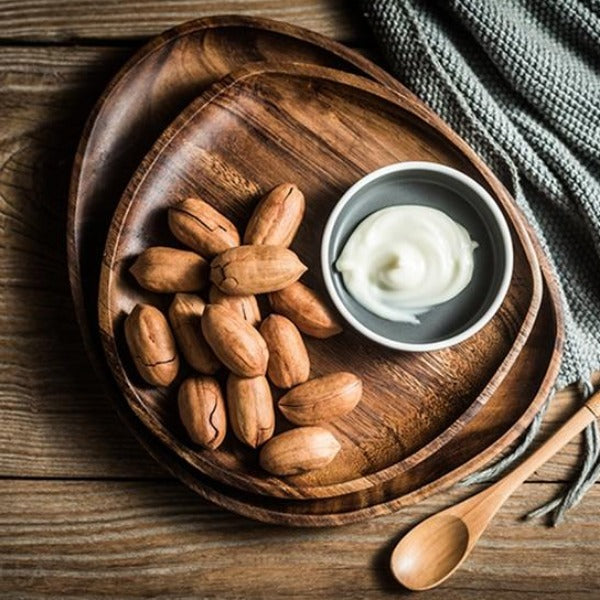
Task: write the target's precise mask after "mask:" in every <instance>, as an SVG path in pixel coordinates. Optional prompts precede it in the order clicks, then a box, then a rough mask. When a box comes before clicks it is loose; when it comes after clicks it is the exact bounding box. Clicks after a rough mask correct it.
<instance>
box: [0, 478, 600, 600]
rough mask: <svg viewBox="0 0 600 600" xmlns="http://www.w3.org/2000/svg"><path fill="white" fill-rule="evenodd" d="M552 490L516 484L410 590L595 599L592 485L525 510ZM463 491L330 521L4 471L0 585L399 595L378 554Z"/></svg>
mask: <svg viewBox="0 0 600 600" xmlns="http://www.w3.org/2000/svg"><path fill="white" fill-rule="evenodd" d="M477 489H479V488H478V487H474V488H472V490H471V491H475V490H477ZM559 489H560V488H559V486H557V485H556V484H535V483H528V484H525V485H524V486H523V487H522V488H520V489H519V490H518V491H517V492H516V493H515V495H514V496H513V497H512V498H510V499H509V501H508V502H507V504H506V505H505V507H504V508H503V509H502V511H501V512H500V514H499V515H498V517H497V518H496V520H495V521H493V522H492V524H491V526H490V528H489V530H488V531H487V532H486V535H485V537H484V538H483V539H482V540H481V541H480V543H479V544H478V546H477V547H476V548H475V550H474V551H473V554H472V555H471V557H470V558H469V560H468V561H467V562H466V563H465V565H464V566H463V568H462V569H461V570H460V571H459V572H458V573H457V574H456V575H455V576H454V577H453V578H452V579H450V580H449V581H448V582H447V583H445V584H444V586H443V587H441V588H439V589H438V590H434V591H431V592H427V593H423V594H420V595H419V596H418V597H419V598H427V599H429V598H431V599H440V600H441V599H444V600H447V599H451V600H464V599H465V598H479V599H484V598H485V599H486V600H487V599H492V600H514V599H515V598H519V599H522V598H525V599H532V600H533V599H535V600H538V599H539V598H541V597H546V595H545V594H542V592H543V591H547V593H550V592H551V596H552V597H556V598H561V600H562V599H569V600H576V599H586V600H588V599H592V598H597V590H598V585H600V572H599V571H598V567H597V557H598V554H599V553H600V539H599V538H598V535H597V530H596V525H597V522H598V521H597V519H598V517H597V510H596V506H597V503H598V502H600V488H596V489H594V490H592V492H591V493H590V496H589V497H588V501H587V502H586V503H585V505H584V506H582V507H581V508H580V509H578V511H577V514H576V515H574V516H573V517H572V518H571V520H570V523H569V527H563V528H559V529H545V528H543V527H540V526H539V525H538V526H537V527H536V528H534V527H533V526H532V525H524V524H523V523H522V522H520V516H521V515H522V514H523V513H524V512H526V511H527V510H529V509H531V508H532V507H534V506H536V505H537V504H539V503H540V502H542V501H543V500H544V499H545V498H547V497H548V496H549V495H551V494H553V493H556V492H557V491H558V490H559ZM464 495H465V491H464V490H457V491H453V492H449V493H447V494H445V495H444V496H443V497H441V496H437V497H434V498H432V499H431V500H427V501H425V502H423V503H421V504H419V505H417V506H415V507H412V508H411V509H410V510H409V511H406V512H402V513H399V514H397V515H393V516H389V517H382V518H380V519H375V520H373V521H370V522H368V523H364V524H360V525H350V526H347V527H345V528H344V529H343V530H339V531H336V532H331V531H329V530H312V531H311V530H290V529H283V528H279V527H271V526H267V525H260V524H257V523H255V522H253V521H249V520H247V519H244V518H242V517H237V516H234V515H230V514H227V513H224V512H222V511H219V510H217V509H214V508H211V507H210V506H206V505H202V504H201V505H199V504H198V502H197V499H196V497H195V495H194V494H193V493H191V492H190V491H189V490H187V489H185V488H184V487H183V486H182V485H181V484H176V483H167V482H160V483H159V482H49V481H4V482H0V502H1V503H2V505H3V506H6V507H7V508H6V509H4V510H3V511H2V513H1V514H0V562H1V564H2V583H1V584H0V585H1V589H2V594H3V595H4V597H6V598H15V597H32V598H33V597H36V598H37V597H43V596H44V595H46V596H55V597H60V598H81V597H94V598H97V597H107V598H114V597H119V598H137V597H141V596H142V595H145V596H151V597H169V596H170V597H172V596H173V595H176V596H177V597H178V598H199V597H200V598H215V599H222V598H245V599H254V598H274V597H277V598H303V599H304V598H320V597H323V598H332V597H336V598H348V599H350V600H364V599H366V598H387V597H389V598H397V597H399V596H403V594H401V593H399V590H398V586H397V584H395V583H394V581H393V580H392V578H391V576H390V574H389V571H388V566H387V563H388V558H389V552H390V550H391V548H392V547H393V545H394V543H395V542H396V541H397V540H398V538H399V537H400V535H401V534H402V533H403V532H405V531H406V530H407V529H408V528H409V527H410V526H411V524H413V523H414V522H416V521H418V520H420V519H422V518H424V517H426V516H427V515H429V514H431V513H433V512H435V511H437V510H440V509H441V508H443V507H445V506H446V505H448V504H450V503H452V502H456V501H458V500H459V499H462V498H463V497H464ZM549 565H551V568H550V567H549ZM299 574H301V575H302V576H299ZM21 594H22V595H23V596H20V595H21Z"/></svg>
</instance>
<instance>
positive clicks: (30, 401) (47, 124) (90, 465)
mask: <svg viewBox="0 0 600 600" xmlns="http://www.w3.org/2000/svg"><path fill="white" fill-rule="evenodd" d="M127 54H129V52H128V51H126V50H123V49H117V50H115V49H110V48H108V49H104V48H103V49H95V48H77V49H74V48H51V49H47V48H3V51H2V52H1V53H0V106H2V110H1V111H0V236H1V237H0V239H1V240H2V243H1V245H0V332H1V333H0V365H1V366H0V421H1V422H2V424H3V425H2V427H1V428H0V474H2V475H15V476H31V475H34V476H59V475H60V476H75V475H77V476H101V475H115V474H122V475H124V474H129V475H134V474H136V473H137V472H138V471H139V470H140V469H141V470H143V471H144V472H145V473H146V474H154V475H156V474H163V472H162V470H160V469H157V468H156V467H154V463H153V462H152V461H151V460H150V459H148V458H147V456H146V455H145V453H144V452H143V451H142V450H141V449H140V448H139V446H138V444H137V443H136V442H135V440H133V438H132V437H131V436H130V435H128V434H127V433H126V431H125V429H124V427H123V426H122V425H121V424H120V423H119V421H118V419H117V418H116V416H115V415H114V413H113V411H112V409H111V408H110V407H109V405H108V403H107V400H106V398H105V397H104V394H103V392H102V390H101V387H100V384H99V382H98V381H97V379H96V378H95V376H94V374H93V372H92V370H91V367H90V364H89V362H88V360H87V357H86V356H85V353H84V350H83V344H82V342H81V340H80V337H79V333H78V329H77V325H76V323H75V322H74V316H73V308H72V304H71V297H70V291H69V286H68V280H67V268H66V257H65V248H66V242H65V221H66V199H67V189H68V181H69V173H70V169H71V163H72V159H73V156H74V153H75V148H76V145H77V141H78V138H79V134H80V131H81V129H82V127H83V123H84V120H85V118H86V116H87V114H88V112H89V110H90V109H91V106H92V104H93V102H94V99H95V98H96V97H97V95H98V94H99V93H100V91H101V89H102V87H104V85H105V84H106V82H107V80H108V78H109V77H110V76H111V75H112V74H113V73H114V72H115V70H116V68H117V67H118V66H119V65H120V64H121V63H122V61H123V60H124V58H125V56H126V55H127Z"/></svg>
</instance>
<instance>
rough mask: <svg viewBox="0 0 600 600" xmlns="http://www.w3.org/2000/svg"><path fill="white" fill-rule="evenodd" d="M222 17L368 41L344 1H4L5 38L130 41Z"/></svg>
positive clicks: (0, 23)
mask: <svg viewBox="0 0 600 600" xmlns="http://www.w3.org/2000/svg"><path fill="white" fill-rule="evenodd" d="M218 14H241V15H247V16H254V17H265V18H269V19H278V20H281V21H288V22H289V23H293V24H294V25H299V26H301V27H306V28H307V29H313V30H314V31H317V32H319V33H322V34H324V35H327V36H330V37H333V38H335V39H337V40H342V41H345V42H355V41H356V40H358V39H361V38H362V39H364V37H365V35H366V30H367V25H366V22H364V21H362V20H361V18H360V13H359V11H358V9H357V8H356V6H352V4H351V3H348V2H344V0H296V1H294V2H281V1H280V0H220V1H216V0H205V1H203V2H198V1H196V0H111V1H104V2H97V1H96V0H79V1H78V2H73V1H72V0H24V1H17V0H1V1H0V32H1V33H0V39H4V40H20V41H35V42H65V41H78V40H90V39H92V40H118V39H127V40H130V39H136V38H144V37H148V36H152V35H156V34H157V33H160V32H161V31H163V30H165V29H168V28H170V27H173V26H175V25H178V24H179V23H181V22H183V21H187V20H190V19H198V18H201V17H206V16H212V15H218Z"/></svg>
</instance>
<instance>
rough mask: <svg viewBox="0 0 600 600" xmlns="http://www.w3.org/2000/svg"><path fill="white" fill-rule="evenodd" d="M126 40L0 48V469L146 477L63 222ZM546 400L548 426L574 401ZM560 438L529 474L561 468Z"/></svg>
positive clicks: (568, 460) (557, 472)
mask: <svg viewBox="0 0 600 600" xmlns="http://www.w3.org/2000/svg"><path fill="white" fill-rule="evenodd" d="M129 53H130V50H128V49H111V48H92V47H90V48H60V47H53V48H37V47H31V48H29V47H28V48H17V47H5V48H3V52H2V53H0V84H1V85H0V105H1V106H2V107H3V110H2V111H0V235H1V236H2V246H1V247H0V331H1V334H0V336H1V343H0V421H1V422H2V424H3V426H2V428H0V475H3V476H14V477H23V476H25V477H27V476H30V477H31V476H33V477H128V476H135V477H155V476H157V475H159V476H161V475H163V474H164V472H163V471H162V470H161V469H160V468H158V467H157V466H155V465H154V463H153V461H152V460H151V459H149V458H148V457H147V456H146V455H145V453H144V452H143V451H142V450H141V449H140V448H139V446H138V445H137V443H136V442H135V440H134V439H133V438H132V436H131V435H130V434H129V433H128V432H127V431H126V430H125V428H124V427H123V426H122V425H121V424H120V423H119V422H118V419H117V418H116V417H115V415H114V413H113V410H112V408H111V407H110V405H109V403H108V402H107V399H106V398H105V396H104V394H103V392H102V390H101V387H100V385H99V382H98V381H97V380H96V378H95V377H94V375H93V373H92V371H91V368H90V366H89V363H88V361H87V358H86V357H85V354H84V351H83V346H82V344H81V342H80V340H79V335H78V333H77V327H76V324H75V323H74V318H73V313H72V306H71V300H70V292H69V288H68V282H67V277H66V264H65V246H64V243H65V242H64V227H65V207H66V195H67V186H68V178H69V172H70V167H71V162H72V157H73V155H74V151H75V147H76V145H77V140H78V137H79V133H80V130H81V128H82V126H83V122H84V120H85V118H86V116H87V114H88V112H89V110H90V108H91V106H92V104H93V102H94V99H95V98H96V97H97V96H98V94H99V93H100V91H101V89H102V87H103V86H104V85H105V83H106V82H107V80H108V79H109V77H110V76H111V75H112V74H113V73H114V72H115V70H116V69H117V68H118V66H120V64H122V62H123V61H124V60H125V58H126V56H128V55H129ZM572 398H574V396H573V395H572V393H570V392H567V393H563V394H561V395H560V396H559V397H558V398H557V399H556V401H555V403H554V405H553V409H552V411H551V413H550V415H549V418H548V421H547V423H546V425H545V428H544V429H545V431H546V432H548V431H551V430H552V428H553V427H555V426H556V425H557V424H558V423H559V422H560V420H561V419H563V418H564V417H565V416H566V414H568V413H569V412H570V411H572V410H573V409H574V406H575V401H574V400H573V399H572ZM578 454H579V443H578V442H574V443H572V444H570V445H569V446H568V447H567V448H566V449H565V451H563V452H562V453H560V454H559V455H558V456H557V457H556V458H555V459H554V460H553V461H552V462H551V463H549V464H548V465H546V466H545V467H543V468H542V469H540V471H539V472H538V473H537V474H536V476H535V477H536V478H537V479H539V480H544V481H553V480H556V481H558V480H564V479H566V478H568V476H569V474H570V472H571V468H572V465H573V464H574V463H576V461H577V459H578Z"/></svg>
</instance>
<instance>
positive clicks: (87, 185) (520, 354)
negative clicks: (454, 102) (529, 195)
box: [68, 17, 562, 525]
mask: <svg viewBox="0 0 600 600" xmlns="http://www.w3.org/2000/svg"><path fill="white" fill-rule="evenodd" d="M257 60H258V61H267V62H262V63H259V64H251V65H248V64H247V63H253V62H255V61H257ZM291 63H302V64H291ZM190 103H191V104H190ZM186 106H187V108H186ZM181 111H183V112H181ZM401 160H432V161H437V162H440V163H444V164H448V165H451V166H454V167H456V168H459V169H461V170H462V171H465V172H467V173H468V174H469V175H471V176H472V177H474V178H475V179H477V180H479V181H480V182H481V183H482V184H483V185H484V186H486V187H487V189H488V190H489V191H490V193H492V195H493V196H494V198H495V199H496V200H497V202H498V204H499V206H500V207H501V209H502V210H503V212H504V214H505V216H506V217H507V220H508V222H509V225H510V228H511V233H512V237H513V243H514V247H515V270H514V274H513V279H512V282H511V287H510V290H509V293H508V295H507V298H506V300H505V302H504V303H503V305H502V308H501V309H500V311H499V312H498V314H497V315H496V316H495V317H494V319H493V320H492V321H491V322H490V323H489V324H488V326H486V327H485V328H484V329H483V330H482V331H481V332H480V333H479V334H477V335H476V336H474V337H473V338H472V339H471V340H469V341H467V342H465V343H463V344H460V345H459V346H456V347H455V348H452V349H448V350H445V351H442V352H436V353H430V354H421V355H415V354H402V353H395V352H392V351H389V350H384V349H382V348H380V347H379V346H376V345H374V344H371V343H368V342H366V341H365V340H364V339H362V338H360V337H359V336H358V335H357V334H355V333H353V332H352V331H350V330H349V328H347V329H348V330H347V331H346V332H345V333H344V334H343V335H342V336H340V337H339V339H336V340H335V341H328V342H327V343H323V342H322V341H311V342H310V343H309V352H310V354H311V358H312V365H313V374H314V375H318V374H320V373H321V372H322V371H331V370H333V369H337V368H349V369H350V370H354V371H356V372H358V373H360V374H361V376H362V377H363V378H364V380H365V382H366V385H365V397H364V399H363V401H362V402H361V406H360V408H359V410H357V411H355V413H353V414H352V415H348V416H347V417H344V418H343V419H342V420H341V421H340V422H339V423H336V424H335V428H334V430H335V433H336V436H337V437H338V438H340V439H341V440H342V451H341V452H340V454H339V455H338V457H337V458H336V460H335V461H334V462H333V463H331V465H330V466H328V467H327V468H325V469H322V470H319V471H317V472H314V473H309V474H306V475H303V476H297V477H288V478H276V477H272V476H268V475H266V474H265V473H263V472H262V471H260V469H259V468H258V467H257V465H256V456H255V453H253V452H248V451H246V450H245V449H244V448H242V447H241V445H240V444H238V443H237V442H236V441H235V440H233V439H228V440H227V442H226V444H225V445H224V446H223V447H222V448H221V449H219V450H218V451H217V452H207V451H203V450H199V449H198V448H196V447H194V446H193V445H192V444H191V443H190V442H189V441H188V440H187V438H186V436H185V434H184V432H183V430H182V427H181V426H180V424H179V421H178V418H177V414H176V410H175V402H174V394H175V392H174V391H173V389H169V390H166V391H165V390H163V391H160V392H157V391H153V390H150V389H148V388H147V387H145V386H144V385H142V382H141V381H140V380H139V377H137V376H136V374H135V371H134V369H133V368H132V366H131V364H130V361H129V359H128V357H127V352H126V349H125V345H124V344H123V341H122V337H123V331H122V321H123V317H124V315H125V314H127V313H128V312H129V310H130V309H131V307H132V306H133V304H135V302H137V301H140V299H145V300H151V301H152V302H153V303H155V304H160V302H161V299H160V298H158V297H156V296H154V295H150V294H148V293H144V292H143V291H141V290H139V289H138V288H136V287H135V286H134V285H133V283H132V281H131V279H130V277H129V275H128V273H127V268H128V266H129V264H130V262H131V258H132V257H133V256H134V255H135V254H137V253H138V252H139V251H141V250H143V249H144V248H145V247H147V246H150V245H156V244H165V245H169V244H172V240H170V238H169V237H168V232H167V231H166V227H165V222H166V219H164V214H165V209H166V207H168V206H169V205H172V204H173V203H175V202H176V201H177V200H179V199H181V198H182V197H184V196H186V195H199V196H201V197H203V198H204V199H206V200H208V201H210V202H212V203H213V204H214V205H215V206H217V208H219V210H221V211H223V212H224V213H225V214H226V215H227V216H228V217H230V218H231V219H232V220H233V221H234V222H237V223H241V222H243V220H244V219H246V218H247V216H248V214H249V212H250V206H251V205H252V203H253V202H254V201H255V198H256V196H257V195H258V194H260V193H261V192H262V191H265V190H267V189H269V188H270V187H272V186H273V185H275V184H277V183H279V182H281V181H283V180H292V181H297V182H298V184H299V185H300V186H301V187H302V188H303V190H304V191H305V194H306V197H307V201H308V210H307V218H306V223H305V224H304V225H303V228H302V229H301V232H300V234H299V236H298V239H297V241H296V242H295V245H294V249H295V250H296V251H297V252H298V253H299V254H300V256H301V258H302V259H303V260H304V262H306V263H307V264H308V265H309V266H311V267H313V268H312V269H311V272H312V273H313V279H312V280H310V281H308V283H309V284H310V285H311V286H314V287H317V288H319V287H320V285H321V281H320V277H319V276H318V273H319V270H318V268H317V267H318V256H317V254H318V253H317V248H318V245H319V239H320V235H321V231H322V229H323V226H324V223H325V220H326V217H327V215H328V213H329V211H330V209H331V207H332V206H333V204H334V203H335V202H336V200H337V199H338V198H339V196H340V195H341V193H342V192H343V191H344V190H345V189H346V188H347V187H349V185H351V184H352V183H353V182H354V181H356V180H357V179H358V178H359V177H360V176H361V175H362V174H364V173H365V172H368V171H370V170H373V169H375V168H377V167H379V166H383V165H385V164H389V163H392V162H397V161H401ZM265 164H268V165H269V168H268V169H267V168H265ZM128 182H129V183H128ZM119 199H120V201H119ZM113 213H114V216H113ZM161 215H162V218H161ZM111 219H112V225H111ZM68 235H69V259H70V271H71V284H72V288H73V295H74V299H75V304H76V307H77V312H78V318H79V322H80V325H81V328H82V331H83V333H84V337H85V339H86V343H87V346H88V350H89V352H90V355H91V357H92V359H93V361H94V364H95V365H96V367H97V368H98V369H99V370H100V372H101V373H102V375H103V378H104V380H105V381H106V382H107V385H108V387H109V388H110V390H111V396H112V398H113V401H114V403H115V407H116V409H117V410H118V412H119V414H120V415H121V417H122V418H123V419H124V420H125V421H126V422H127V424H128V425H129V426H130V427H131V429H132V431H133V432H134V433H135V434H136V436H137V437H138V438H139V439H140V441H141V442H142V444H143V445H144V446H145V447H146V448H147V449H148V451H149V452H150V453H151V454H152V455H153V456H155V458H156V459H157V460H159V462H161V463H162V464H164V465H165V466H166V467H167V468H168V469H170V470H171V471H172V472H173V474H175V475H176V476H177V477H179V478H180V479H182V480H183V481H184V482H186V483H187V484H188V485H189V486H190V487H191V488H193V489H195V490H196V491H197V492H198V493H200V494H201V495H202V496H204V497H205V498H207V499H209V500H211V501H213V502H215V503H217V504H219V505H221V506H224V507H226V508H229V509H231V510H234V511H236V512H238V513H241V514H245V515H247V516H250V517H253V518H257V519H260V520H264V521H270V522H277V523H286V524H293V525H332V524H341V523H347V522H352V521H356V520H359V519H363V518H367V517H369V516H374V515H378V514H384V513H387V512H390V511H393V510H396V509H397V508H398V507H399V506H402V505H404V504H407V503H410V502H415V501H417V500H418V499H420V498H422V497H424V496H425V495H427V494H430V493H433V492H434V491H436V490H439V489H441V488H442V487H445V486H448V485H450V484H451V483H453V482H454V481H456V480H458V479H459V478H461V477H463V476H464V475H466V474H467V473H469V472H472V471H473V470H474V469H476V468H477V467H478V466H480V465H481V464H483V463H485V462H486V461H488V460H489V459H490V458H491V457H493V456H495V455H496V454H497V453H498V452H500V451H501V450H502V449H503V448H505V447H506V446H507V445H508V444H509V443H510V442H511V441H512V440H514V439H515V438H516V437H517V436H518V434H519V433H520V432H522V431H523V429H524V428H525V427H526V426H527V425H528V423H529V422H530V421H531V419H532V418H533V416H534V415H535V413H536V411H537V410H538V409H539V407H540V404H541V403H542V402H543V400H544V399H545V397H546V395H547V393H548V391H549V389H550V387H551V385H552V383H553V381H554V378H555V376H556V371H557V368H558V363H559V358H560V350H561V340H562V320H561V319H562V316H561V312H560V305H559V302H558V300H557V294H556V289H555V287H554V284H553V280H552V274H551V273H550V271H549V269H548V266H547V263H546V262H545V260H544V258H543V256H541V254H540V252H539V246H538V245H537V242H536V241H535V239H534V238H533V236H532V235H531V231H530V229H529V228H528V226H527V224H526V223H525V221H524V220H523V217H522V215H521V214H520V213H519V211H518V210H517V209H516V207H515V205H514V202H513V201H512V199H511V198H510V196H509V195H508V193H507V192H506V190H505V189H504V188H503V187H502V185H501V184H500V183H499V182H498V180H497V179H496V178H495V177H494V175H493V174H492V173H491V172H490V171H489V169H488V168H487V167H486V165H485V164H483V162H482V161H481V160H480V159H479V158H478V157H477V155H475V153H474V152H473V151H472V150H471V149H470V148H469V147H468V146H467V145H466V144H465V143H464V142H463V141H462V140H461V139H460V138H458V136H456V134H454V133H453V132H452V131H451V130H450V129H449V128H448V127H447V126H446V125H445V124H444V123H443V122H442V121H441V120H440V119H439V118H438V117H437V116H436V115H435V114H433V113H432V112H431V111H429V110H428V109H427V108H426V107H425V106H424V105H423V104H422V103H421V102H420V101H419V100H418V99H416V98H415V97H414V96H413V95H412V94H410V92H408V91H407V90H406V89H405V88H403V87H402V86H401V85H400V84H399V83H398V82H397V81H395V80H394V79H393V78H391V77H390V76H389V75H388V74H387V73H385V72H384V71H382V70H381V69H380V68H378V67H377V66H376V65H374V64H373V63H371V62H369V61H367V60H366V59H364V58H363V57H361V56H360V55H358V54H356V53H354V52H352V51H350V50H348V49H347V48H344V47H343V46H341V45H339V44H336V43H334V42H332V41H331V40H328V39H326V38H323V37H322V36H318V35H316V34H314V33H312V32H308V31H305V30H301V29H298V28H295V27H292V26H290V25H287V24H283V23H276V22H272V21H265V20H259V19H248V18H238V17H221V18H210V19H203V20H200V21H194V22H190V23H187V24H185V25H183V26H181V27H178V28H176V29H174V30H171V31H169V32H167V33H166V34H164V35H162V36H160V37H159V38H156V39H155V40H153V41H152V42H151V43H150V44H148V45H147V46H145V47H144V48H143V49H142V50H141V51H140V52H138V53H137V54H136V56H134V57H133V58H132V59H131V60H130V61H129V62H128V63H127V65H126V66H125V67H124V68H123V69H122V71H121V72H120V73H119V74H118V75H117V77H116V78H115V79H114V80H113V82H112V83H111V84H110V86H109V88H108V89H107V90H106V92H105V93H104V95H103V96H102V98H101V99H100V101H99V102H98V104H97V106H96V108H95V110H94V112H93V114H92V115H91V117H90V119H89V121H88V124H87V126H86V130H85V131H84V134H83V137H82V141H81V144H80V148H79V152H78V155H77V160H76V164H75V168H74V172H73V179H72V187H71V197H70V211H69V226H68ZM105 241H106V244H105ZM103 248H105V253H104V255H103V256H102V249H103ZM540 263H541V268H540ZM100 270H102V277H101V283H100V287H98V281H99V280H100ZM99 295H100V300H101V302H100V306H99V308H100V311H99V314H100V323H98V318H97V314H98V313H97V303H98V298H99ZM101 338H102V341H103V343H104V349H105V350H106V356H107V358H108V362H106V360H105V358H104V356H103V354H102V349H101V347H100V341H101ZM174 389H176V388H174ZM230 437H231V436H230Z"/></svg>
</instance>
